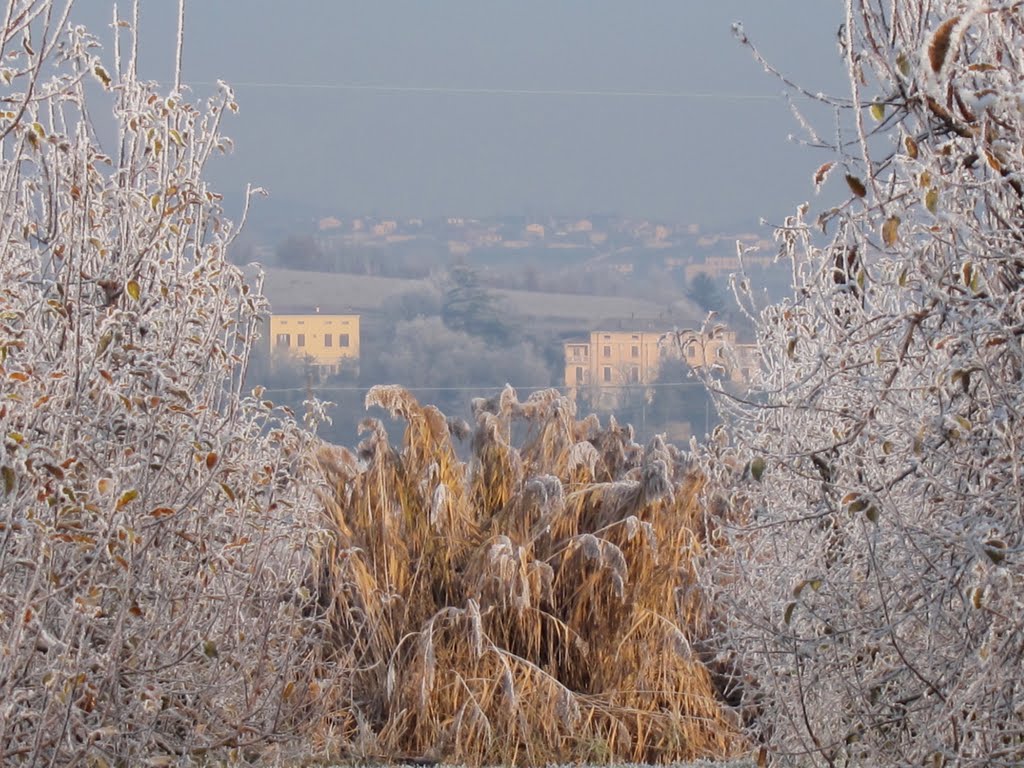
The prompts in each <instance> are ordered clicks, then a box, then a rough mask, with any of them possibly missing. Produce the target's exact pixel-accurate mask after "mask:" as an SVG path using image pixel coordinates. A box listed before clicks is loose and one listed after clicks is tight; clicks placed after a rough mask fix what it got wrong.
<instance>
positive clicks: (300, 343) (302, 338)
mask: <svg viewBox="0 0 1024 768" xmlns="http://www.w3.org/2000/svg"><path fill="white" fill-rule="evenodd" d="M295 346H297V347H304V346H306V334H304V333H300V334H299V335H298V336H297V337H296V341H295Z"/></svg>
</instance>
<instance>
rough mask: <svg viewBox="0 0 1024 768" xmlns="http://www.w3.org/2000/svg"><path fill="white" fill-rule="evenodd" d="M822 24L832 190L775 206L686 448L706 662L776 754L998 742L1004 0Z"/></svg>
mask: <svg viewBox="0 0 1024 768" xmlns="http://www.w3.org/2000/svg"><path fill="white" fill-rule="evenodd" d="M737 34H738V36H739V37H740V40H741V42H744V43H748V42H749V41H748V40H747V38H746V37H745V35H744V33H743V31H742V30H741V29H738V30H737ZM839 43H840V48H841V52H842V56H843V58H844V61H845V63H846V66H847V68H848V70H849V83H850V91H851V92H850V95H849V97H848V98H846V99H837V100H827V99H825V101H826V102H827V103H829V104H831V105H832V106H833V107H834V108H835V110H836V113H837V119H836V121H835V123H834V133H833V130H830V131H829V135H828V136H824V135H823V136H816V135H812V137H811V143H814V144H819V145H831V147H832V150H833V153H834V154H833V156H832V157H830V158H829V159H828V162H827V163H825V164H824V165H822V166H821V168H820V169H819V170H818V172H817V174H816V175H815V179H814V181H815V184H816V185H820V184H821V183H822V182H824V181H825V179H826V177H827V176H829V174H830V172H831V176H832V181H831V182H830V183H831V184H834V185H838V188H841V189H843V190H844V191H845V192H846V193H847V199H846V201H845V202H843V203H842V204H841V205H839V206H837V207H835V208H833V209H830V210H827V211H825V212H824V213H823V214H822V215H821V216H820V217H815V216H813V215H812V214H811V213H810V209H809V207H808V206H801V207H800V208H799V209H798V211H797V213H796V214H795V215H794V216H793V217H792V218H791V219H789V220H788V221H786V222H785V225H784V226H782V227H780V228H779V229H778V231H777V233H776V236H777V238H778V240H779V242H780V245H781V253H782V255H783V257H785V258H787V259H789V260H791V263H792V276H793V291H792V295H791V297H790V298H788V299H786V300H785V301H782V302H780V303H778V304H776V305H774V306H771V307H768V308H767V309H766V310H764V311H762V312H759V313H756V314H758V318H757V320H758V336H759V344H760V350H761V355H762V363H763V370H762V372H761V375H760V379H759V381H758V383H757V384H758V385H757V388H756V392H755V393H754V395H753V396H752V397H751V398H750V399H749V400H742V401H737V400H729V399H723V400H722V405H723V406H724V408H725V409H726V410H727V411H729V415H730V417H731V424H732V427H731V429H732V434H731V435H730V437H729V438H728V439H727V438H726V437H725V436H724V435H720V437H721V440H720V442H719V443H716V445H715V446H713V447H712V449H711V454H712V461H711V465H712V466H713V468H714V469H713V471H715V472H717V473H718V476H719V478H720V479H721V481H722V484H723V485H722V486H720V487H726V488H728V489H729V491H728V492H727V493H726V492H723V493H722V494H721V495H719V496H716V497H715V498H712V499H709V502H710V504H711V507H710V508H711V509H712V510H713V511H715V512H717V513H719V514H720V515H721V517H720V518H719V519H720V531H719V533H720V536H719V539H718V541H719V547H718V549H717V552H716V553H715V556H714V558H713V562H712V563H710V565H712V566H713V567H709V569H708V570H707V576H708V582H709V586H710V587H711V589H712V594H711V597H710V599H711V600H712V601H713V603H714V604H715V605H716V606H717V608H718V611H719V622H720V629H721V637H720V642H721V644H720V645H719V646H718V650H719V652H720V656H719V662H720V663H721V664H722V666H723V668H724V669H727V670H728V671H730V672H731V673H733V674H734V676H735V677H734V680H733V682H734V684H735V685H736V687H737V690H736V691H735V693H737V694H739V693H740V692H742V694H743V696H744V702H745V704H746V706H747V707H748V709H747V714H748V715H750V716H751V718H752V720H753V721H754V722H755V723H756V725H757V729H758V735H759V736H760V737H761V738H762V739H763V740H764V742H765V744H766V749H767V750H768V752H769V753H770V754H771V755H773V756H774V757H775V758H776V759H778V760H780V761H781V762H784V763H787V764H800V765H804V764H808V763H814V764H827V765H843V764H856V765H869V764H874V765H883V764H884V765H892V764H900V765H923V764H927V765H936V766H940V765H954V764H955V765H1020V764H1021V763H1022V762H1024V664H1022V656H1024V603H1022V594H1024V593H1022V577H1024V478H1022V464H1024V453H1022V446H1024V380H1022V376H1024V349H1022V345H1021V339H1022V335H1024V176H1022V174H1021V170H1022V164H1024V155H1022V150H1024V56H1022V51H1024V6H1022V4H1021V3H1020V2H1006V1H1004V0H992V2H974V1H973V0H972V1H965V0H912V1H911V2H887V1H886V2H883V1H882V0H847V2H846V3H845V19H844V24H843V26H842V28H841V30H840V36H839ZM807 95H808V96H810V97H812V98H815V95H814V94H807ZM806 125H807V127H808V128H809V126H810V123H809V122H808V123H807V124H806ZM835 126H838V127H835ZM829 136H834V139H830V138H829ZM819 230H823V231H824V233H825V234H824V235H822V234H821V231H819ZM740 294H741V295H742V291H740ZM752 313H753V311H752ZM728 444H731V445H732V446H737V447H735V448H730V447H726V446H727V445H728Z"/></svg>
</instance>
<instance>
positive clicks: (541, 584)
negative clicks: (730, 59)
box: [314, 387, 746, 765]
mask: <svg viewBox="0 0 1024 768" xmlns="http://www.w3.org/2000/svg"><path fill="white" fill-rule="evenodd" d="M367 405H368V407H369V406H380V407H383V408H385V409H386V410H387V411H388V412H389V413H390V414H391V415H392V417H396V416H397V417H401V418H402V419H404V420H405V421H406V422H407V424H408V426H407V427H406V430H405V437H404V440H403V443H402V447H401V448H400V449H397V448H395V447H392V446H391V445H390V443H389V442H388V437H387V434H386V433H385V431H384V429H383V426H382V425H381V423H380V422H378V421H376V420H372V419H371V420H368V421H367V422H365V423H364V430H365V432H366V433H367V434H368V436H367V438H366V440H365V441H364V442H363V443H362V445H361V446H360V448H359V456H358V458H357V457H356V456H354V455H352V454H347V453H344V452H339V451H337V450H335V449H324V451H323V453H322V455H321V466H322V467H323V469H324V472H325V475H326V477H327V478H328V480H329V483H328V486H329V491H328V492H326V493H325V494H324V497H323V503H324V508H325V510H326V512H327V514H328V517H329V527H330V528H331V530H332V531H333V535H332V536H331V537H330V541H329V542H328V543H327V544H325V545H324V546H323V547H322V548H321V549H320V550H319V551H318V552H317V558H318V562H319V576H318V581H317V583H316V584H315V585H314V586H315V590H316V592H317V594H318V596H319V606H320V610H321V611H322V616H321V619H322V622H323V626H324V627H325V649H324V650H325V654H326V657H327V658H329V659H330V660H331V662H332V666H333V667H334V668H335V669H338V670H341V672H340V673H338V674H337V676H336V677H335V678H334V680H333V682H332V683H331V684H330V690H329V691H325V694H326V697H325V699H324V700H325V701H329V702H330V704H329V706H326V707H321V708H320V713H321V714H320V718H321V719H320V723H319V728H318V730H319V732H320V734H321V735H326V736H325V740H334V746H335V747H337V746H338V745H342V744H343V745H345V747H344V749H347V750H350V751H351V752H350V754H352V756H356V757H371V756H378V757H395V756H402V755H405V756H413V755H414V756H423V757H429V758H436V759H444V760H447V761H458V762H465V763H469V764H476V765H479V764H482V763H493V762H500V763H519V764H526V763H530V764H541V763H548V762H564V761H574V760H587V761H595V760H613V759H614V760H631V761H643V762H657V763H664V762H669V761H677V760H682V759H689V758H694V757H722V756H730V755H734V754H736V753H738V752H742V751H743V750H744V749H745V746H746V745H745V744H744V742H743V740H742V738H741V737H740V735H739V724H738V722H737V720H736V718H735V716H734V715H733V714H732V713H731V712H730V711H729V710H728V708H727V707H726V706H724V705H723V703H722V702H721V700H720V698H719V696H718V695H717V694H716V691H715V687H714V685H713V681H712V678H711V675H710V674H709V672H708V670H707V669H706V668H705V666H704V665H703V664H702V663H701V661H700V660H699V659H698V658H697V657H696V655H695V652H694V651H693V650H692V649H693V648H694V647H695V646H697V645H698V643H699V641H700V640H701V635H702V632H703V627H704V613H705V611H704V608H703V606H702V604H701V601H700V597H699V594H698V592H697V590H696V589H695V588H694V572H693V568H692V563H693V560H694V558H696V557H698V556H699V555H700V553H701V547H702V543H703V533H702V531H703V522H702V512H701V509H700V507H699V505H698V502H697V497H698V491H699V490H700V484H701V482H702V481H701V478H700V476H699V475H698V474H697V473H696V472H694V471H692V470H691V469H690V468H689V466H688V463H687V461H686V459H685V457H684V456H683V455H682V454H680V453H679V452H678V451H677V450H676V449H674V448H671V447H669V446H666V445H665V444H664V443H663V442H662V441H661V440H658V439H656V440H654V441H653V442H652V443H651V444H650V445H648V446H647V447H646V448H643V447H641V446H638V445H636V444H635V443H634V442H633V440H632V432H631V430H630V429H629V428H628V427H624V426H620V425H617V424H616V423H615V422H614V420H611V421H610V423H609V425H608V426H607V427H605V428H603V429H602V428H601V426H600V423H599V422H598V421H597V419H595V418H593V417H588V418H587V419H583V420H577V419H576V416H575V406H574V405H573V403H572V402H570V401H568V400H567V399H565V398H563V397H561V396H559V395H558V393H557V392H554V391H550V392H542V393H539V394H537V395H534V396H533V397H531V398H530V399H528V400H527V401H526V402H519V401H518V399H517V398H516V395H515V392H514V391H513V390H512V389H511V388H506V390H505V391H504V392H503V393H501V395H500V396H499V397H496V398H494V399H492V400H477V401H475V402H474V411H475V419H476V427H475V430H474V432H473V435H472V443H471V445H472V455H471V458H470V459H469V460H468V462H462V461H460V459H459V458H458V456H457V453H456V449H455V446H454V444H453V435H455V434H458V435H464V434H465V431H466V430H465V427H464V425H459V424H452V423H449V422H448V421H447V420H446V419H445V418H444V416H443V415H442V414H441V413H440V412H439V411H437V410H436V409H435V408H432V407H429V406H421V405H419V404H418V403H417V402H416V400H415V399H414V398H413V397H412V396H411V395H410V394H409V393H408V392H407V391H405V390H403V389H401V388H399V387H377V388H374V389H373V390H371V391H370V393H369V394H368V396H367ZM513 434H518V435H524V437H523V439H522V443H521V445H519V446H516V445H513V444H512V442H511V441H510V435H513ZM329 747H330V745H327V744H325V748H329Z"/></svg>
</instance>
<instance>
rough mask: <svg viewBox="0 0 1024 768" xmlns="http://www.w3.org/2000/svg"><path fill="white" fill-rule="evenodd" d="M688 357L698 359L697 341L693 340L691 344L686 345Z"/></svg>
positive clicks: (688, 358)
mask: <svg viewBox="0 0 1024 768" xmlns="http://www.w3.org/2000/svg"><path fill="white" fill-rule="evenodd" d="M686 359H687V360H696V359H697V342H696V341H691V342H690V344H689V346H687V347H686Z"/></svg>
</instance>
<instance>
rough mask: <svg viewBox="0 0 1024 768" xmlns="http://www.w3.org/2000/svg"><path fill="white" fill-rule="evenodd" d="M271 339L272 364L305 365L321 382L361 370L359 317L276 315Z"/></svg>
mask: <svg viewBox="0 0 1024 768" xmlns="http://www.w3.org/2000/svg"><path fill="white" fill-rule="evenodd" d="M268 337H269V342H270V353H271V359H272V360H281V359H282V358H284V357H285V356H288V357H290V358H292V359H297V360H301V361H304V362H305V363H306V364H308V365H309V366H310V367H311V368H312V369H313V371H315V372H316V373H317V374H318V375H319V376H320V377H321V378H323V377H325V376H330V375H333V374H337V373H340V372H341V371H342V370H343V369H344V370H353V371H358V370H359V315H330V314H321V313H320V312H319V311H316V312H313V313H312V314H280V315H277V314H275V315H271V316H270V333H269V334H268Z"/></svg>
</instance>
